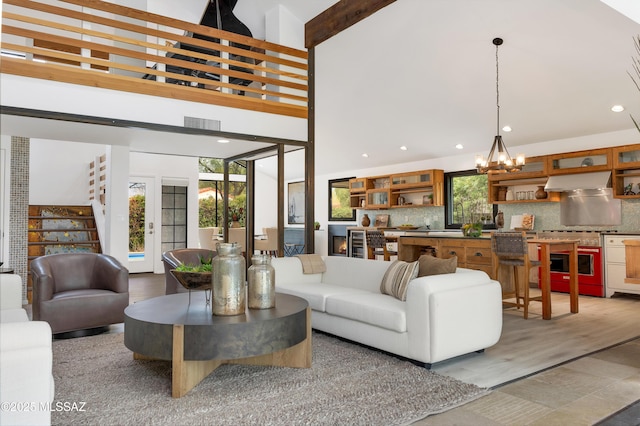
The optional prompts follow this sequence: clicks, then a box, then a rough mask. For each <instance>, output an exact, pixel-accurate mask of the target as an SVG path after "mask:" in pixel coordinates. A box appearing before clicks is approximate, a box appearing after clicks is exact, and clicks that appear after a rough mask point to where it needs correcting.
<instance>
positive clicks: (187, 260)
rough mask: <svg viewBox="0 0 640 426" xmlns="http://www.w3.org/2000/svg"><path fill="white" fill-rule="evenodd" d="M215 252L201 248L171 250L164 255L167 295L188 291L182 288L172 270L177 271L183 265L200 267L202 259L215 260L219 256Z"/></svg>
mask: <svg viewBox="0 0 640 426" xmlns="http://www.w3.org/2000/svg"><path fill="white" fill-rule="evenodd" d="M217 254H218V253H217V252H216V251H215V250H209V249H200V248H182V249H175V250H169V251H165V252H164V253H162V263H164V277H165V294H175V293H185V292H187V291H188V290H187V289H186V288H184V287H183V286H182V284H180V283H179V282H178V280H176V278H175V277H174V276H173V275H172V274H171V270H172V269H176V268H177V267H178V266H179V265H181V264H186V265H199V264H200V259H201V258H202V259H206V260H209V259H213V258H214V257H216V256H217Z"/></svg>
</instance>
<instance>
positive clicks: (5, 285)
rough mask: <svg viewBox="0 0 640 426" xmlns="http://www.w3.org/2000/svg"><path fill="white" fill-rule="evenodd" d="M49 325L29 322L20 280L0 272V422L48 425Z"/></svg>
mask: <svg viewBox="0 0 640 426" xmlns="http://www.w3.org/2000/svg"><path fill="white" fill-rule="evenodd" d="M51 340H52V334H51V327H50V326H49V324H48V323H47V322H45V321H29V317H28V316H27V312H26V311H25V310H24V309H22V279H21V278H20V276H19V275H14V274H0V401H1V403H2V409H0V425H49V424H51V411H50V409H49V406H48V405H47V404H50V403H52V402H53V396H54V381H53V375H52V364H53V353H52V347H51Z"/></svg>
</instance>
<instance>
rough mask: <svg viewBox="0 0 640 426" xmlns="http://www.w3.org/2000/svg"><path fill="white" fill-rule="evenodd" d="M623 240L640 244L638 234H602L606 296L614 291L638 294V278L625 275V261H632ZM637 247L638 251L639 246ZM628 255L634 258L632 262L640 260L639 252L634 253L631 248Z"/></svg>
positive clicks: (639, 283)
mask: <svg viewBox="0 0 640 426" xmlns="http://www.w3.org/2000/svg"><path fill="white" fill-rule="evenodd" d="M625 240H626V241H632V242H633V243H636V244H640V235H605V236H604V261H605V287H606V290H605V294H606V296H607V297H611V296H612V295H613V294H614V293H616V292H621V293H633V294H640V280H639V279H637V278H635V277H628V276H627V275H628V274H627V262H630V261H631V262H633V260H632V259H629V258H628V257H627V248H626V246H625V244H624V241H625ZM637 249H638V250H639V251H640V247H638V248H637ZM630 256H632V257H634V258H635V263H634V264H636V263H637V262H638V260H640V257H638V256H640V253H634V252H633V249H631V251H630ZM632 275H633V274H632Z"/></svg>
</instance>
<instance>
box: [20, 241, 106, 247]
mask: <svg viewBox="0 0 640 426" xmlns="http://www.w3.org/2000/svg"><path fill="white" fill-rule="evenodd" d="M97 244H100V241H99V240H79V241H38V242H29V243H27V245H28V246H89V245H97Z"/></svg>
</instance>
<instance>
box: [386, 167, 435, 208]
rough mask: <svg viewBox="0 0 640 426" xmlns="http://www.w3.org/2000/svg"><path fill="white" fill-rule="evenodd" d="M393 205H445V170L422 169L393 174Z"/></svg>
mask: <svg viewBox="0 0 640 426" xmlns="http://www.w3.org/2000/svg"><path fill="white" fill-rule="evenodd" d="M390 204H391V207H414V206H421V205H424V206H427V205H433V206H442V205H444V171H443V170H421V171H417V172H411V173H400V174H394V175H391V202H390Z"/></svg>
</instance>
